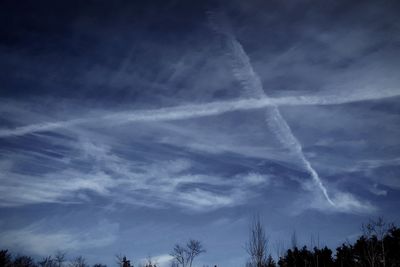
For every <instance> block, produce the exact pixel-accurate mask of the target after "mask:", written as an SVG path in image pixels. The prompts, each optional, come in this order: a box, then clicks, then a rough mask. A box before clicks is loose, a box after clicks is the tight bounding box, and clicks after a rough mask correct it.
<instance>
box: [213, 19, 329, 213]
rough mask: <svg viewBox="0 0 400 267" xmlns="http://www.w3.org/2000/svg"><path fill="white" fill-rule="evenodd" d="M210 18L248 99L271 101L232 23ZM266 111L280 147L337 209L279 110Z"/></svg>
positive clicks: (269, 109) (275, 107)
mask: <svg viewBox="0 0 400 267" xmlns="http://www.w3.org/2000/svg"><path fill="white" fill-rule="evenodd" d="M209 18H210V22H211V24H212V26H213V27H214V29H215V30H216V31H217V32H218V33H220V34H222V35H223V36H224V38H225V40H226V44H227V45H228V49H229V51H230V53H231V59H232V69H233V74H234V76H235V77H236V79H237V80H238V81H239V82H240V83H241V84H242V86H243V88H244V90H245V91H246V93H247V95H248V96H249V97H253V98H256V99H261V98H267V99H268V96H267V95H266V94H265V92H264V89H263V87H262V83H261V80H260V77H259V76H258V75H257V74H256V73H255V71H254V69H253V67H252V65H251V63H250V59H249V57H248V56H247V54H246V52H245V51H244V49H243V47H242V45H241V44H240V43H239V41H238V40H237V39H236V37H235V35H234V34H233V31H232V30H231V28H230V26H229V23H227V21H228V20H227V19H226V18H225V17H224V15H223V13H221V14H218V13H210V15H209ZM266 109H267V111H266V117H267V124H268V126H269V127H270V128H271V130H272V131H273V132H274V133H275V136H276V137H277V139H278V140H279V141H280V143H282V145H283V146H284V147H285V148H287V149H288V150H289V151H291V152H293V153H294V154H295V155H297V156H298V157H299V159H300V161H301V162H302V163H303V165H304V167H305V169H306V170H307V172H308V173H309V174H310V176H311V177H312V179H313V180H314V182H315V183H316V184H317V185H318V187H319V188H320V189H321V191H322V193H323V194H324V196H325V198H326V200H327V201H328V202H329V203H330V204H331V205H333V206H335V203H334V202H333V201H332V200H331V198H330V197H329V195H328V192H327V189H326V187H325V186H324V185H323V183H322V181H321V178H320V177H319V175H318V173H317V172H316V171H315V169H314V168H313V167H312V166H311V163H310V162H309V161H308V159H307V158H306V156H305V155H304V153H303V148H302V145H301V143H300V142H299V140H297V138H296V137H295V136H294V134H293V133H292V130H291V129H290V126H289V125H288V124H287V122H286V120H285V119H284V118H283V117H282V115H281V113H280V111H279V109H278V106H277V105H276V104H271V105H270V106H268V107H267V108H266Z"/></svg>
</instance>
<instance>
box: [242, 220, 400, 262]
mask: <svg viewBox="0 0 400 267" xmlns="http://www.w3.org/2000/svg"><path fill="white" fill-rule="evenodd" d="M255 226H257V224H255ZM253 229H257V227H254V226H253V228H252V231H253V232H254V230H253ZM256 232H257V231H256ZM258 232H260V231H258ZM262 235H265V233H264V232H262V233H261V234H259V236H255V235H254V233H253V234H251V235H250V242H249V243H251V242H253V243H256V244H257V243H258V244H259V245H258V247H255V248H254V249H253V251H254V252H255V253H254V254H251V253H249V255H250V258H251V261H250V262H249V263H248V264H247V265H248V267H277V266H279V267H400V228H398V227H397V226H395V225H394V224H388V223H386V222H384V220H383V219H382V218H378V219H377V220H376V221H373V220H371V221H370V222H369V223H368V224H365V225H363V226H362V234H361V235H360V236H359V238H358V239H357V240H356V241H355V242H354V243H350V242H347V243H343V244H342V245H341V246H339V247H337V248H336V251H335V253H333V251H332V250H331V249H330V248H328V247H326V246H325V247H323V248H319V247H314V248H311V249H310V248H307V246H303V247H298V246H297V245H292V247H291V248H289V249H287V250H286V251H284V252H283V253H281V255H279V257H278V258H279V259H278V260H277V262H275V261H274V259H273V258H272V257H271V255H270V254H269V256H268V257H267V256H266V254H267V253H266V252H267V251H268V246H267V245H268V242H260V241H262V240H265V241H266V240H267V239H265V238H263V236H262ZM257 253H258V255H257ZM261 255H262V256H261ZM254 256H256V257H254ZM260 256H261V257H260ZM257 257H258V260H257Z"/></svg>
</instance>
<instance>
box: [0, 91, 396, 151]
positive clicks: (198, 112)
mask: <svg viewBox="0 0 400 267" xmlns="http://www.w3.org/2000/svg"><path fill="white" fill-rule="evenodd" d="M399 95H400V92H399V91H395V90H385V91H383V92H379V93H377V92H370V93H363V94H361V95H360V94H352V95H348V96H334V95H325V96H289V97H278V98H269V97H266V96H265V95H264V96H263V97H261V98H248V99H239V100H230V101H217V102H211V103H204V104H191V105H184V106H178V107H169V108H160V109H151V110H136V111H126V112H115V113H112V114H109V115H105V116H99V117H87V118H81V119H72V120H64V121H56V122H44V123H37V124H31V125H26V126H21V127H16V128H13V129H0V138H1V137H3V138H4V137H11V136H22V135H26V134H30V133H35V132H43V131H51V130H55V129H59V128H67V127H70V126H75V125H80V124H88V123H93V122H99V121H104V122H107V123H111V124H124V123H130V122H140V121H142V122H146V121H148V122H151V121H168V120H183V119H190V118H200V117H205V116H214V115H220V114H224V113H227V112H232V111H240V110H252V109H260V108H272V110H271V112H270V113H271V114H274V113H276V110H275V109H276V107H277V106H299V105H300V106H302V105H340V104H346V103H351V102H358V101H366V100H373V99H381V98H388V97H394V96H399ZM277 116H278V117H279V115H277ZM273 128H274V129H278V127H273ZM289 130H290V129H289ZM285 132H287V130H285V131H283V133H282V134H285ZM288 139H289V137H288V138H286V139H285V140H288ZM295 143H296V142H295ZM285 144H286V143H285Z"/></svg>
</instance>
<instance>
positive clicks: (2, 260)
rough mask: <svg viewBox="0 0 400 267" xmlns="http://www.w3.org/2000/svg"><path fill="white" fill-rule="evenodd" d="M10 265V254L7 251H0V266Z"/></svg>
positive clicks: (7, 266) (6, 266)
mask: <svg viewBox="0 0 400 267" xmlns="http://www.w3.org/2000/svg"><path fill="white" fill-rule="evenodd" d="M11 263H12V261H11V254H10V253H9V252H8V250H0V266H4V267H9V266H11Z"/></svg>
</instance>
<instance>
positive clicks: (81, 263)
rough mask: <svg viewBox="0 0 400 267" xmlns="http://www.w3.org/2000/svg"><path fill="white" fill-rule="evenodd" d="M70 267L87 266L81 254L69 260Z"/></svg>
mask: <svg viewBox="0 0 400 267" xmlns="http://www.w3.org/2000/svg"><path fill="white" fill-rule="evenodd" d="M70 267H89V265H88V264H87V263H86V260H85V258H84V257H82V256H78V257H76V258H75V259H74V260H72V261H71V263H70Z"/></svg>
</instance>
